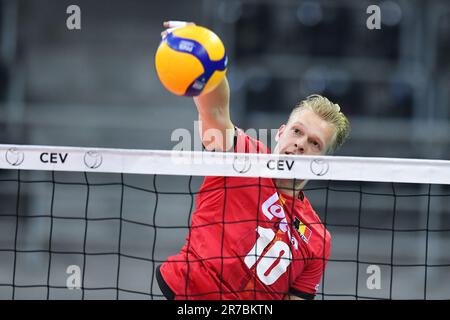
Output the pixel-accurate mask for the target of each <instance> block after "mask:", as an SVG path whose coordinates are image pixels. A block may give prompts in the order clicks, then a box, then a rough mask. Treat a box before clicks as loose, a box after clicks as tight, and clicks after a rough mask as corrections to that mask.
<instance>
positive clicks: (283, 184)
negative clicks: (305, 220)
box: [273, 179, 308, 199]
mask: <svg viewBox="0 0 450 320" xmlns="http://www.w3.org/2000/svg"><path fill="white" fill-rule="evenodd" d="M273 181H274V183H275V186H276V187H277V189H278V191H279V192H281V193H282V194H285V195H288V196H290V197H292V198H294V199H296V198H297V197H298V195H299V193H300V191H301V190H302V189H303V188H304V187H305V185H306V184H307V183H308V180H295V185H294V180H291V179H273Z"/></svg>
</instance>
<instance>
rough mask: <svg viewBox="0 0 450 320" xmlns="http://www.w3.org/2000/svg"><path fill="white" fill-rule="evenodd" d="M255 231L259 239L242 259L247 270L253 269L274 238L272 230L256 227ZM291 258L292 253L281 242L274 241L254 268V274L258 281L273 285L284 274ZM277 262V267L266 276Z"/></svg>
mask: <svg viewBox="0 0 450 320" xmlns="http://www.w3.org/2000/svg"><path fill="white" fill-rule="evenodd" d="M256 230H257V231H258V234H259V238H258V240H257V241H256V243H255V245H254V246H253V248H252V249H251V250H250V252H249V253H248V254H247V256H246V257H245V259H244V262H245V264H246V265H247V267H248V268H249V269H251V268H252V267H253V265H254V264H255V263H256V262H257V261H258V259H259V257H260V256H261V253H262V252H263V251H264V249H265V248H266V247H267V246H268V245H269V244H270V243H271V242H272V240H273V239H274V238H275V232H273V230H272V229H266V228H263V227H258V228H257V229H256ZM291 256H292V253H291V249H290V248H289V246H288V245H287V244H286V243H285V242H283V241H276V242H275V243H274V244H273V246H272V247H271V248H270V249H269V250H268V251H267V252H266V253H265V254H264V256H263V257H261V260H260V261H259V263H258V264H257V266H256V274H257V275H258V278H259V280H261V281H262V282H263V283H264V284H266V285H271V284H273V283H274V282H275V281H277V280H278V278H280V277H281V275H282V274H283V273H285V272H286V270H287V268H288V266H289V264H290V263H291V261H292V259H291ZM277 260H279V261H278V263H277V265H276V266H274V267H273V268H272V270H271V271H270V272H269V274H267V271H268V270H269V269H270V267H271V266H272V265H273V264H274V263H275V262H276V261H277ZM266 274H267V275H266Z"/></svg>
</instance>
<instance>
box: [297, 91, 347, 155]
mask: <svg viewBox="0 0 450 320" xmlns="http://www.w3.org/2000/svg"><path fill="white" fill-rule="evenodd" d="M304 109H308V110H311V111H313V112H314V113H315V114H317V115H318V116H319V117H320V118H322V119H323V120H325V121H327V122H328V123H330V124H332V125H333V126H334V127H335V129H336V131H335V134H334V136H333V140H332V142H331V145H330V148H329V150H328V152H327V153H333V152H334V151H336V150H337V149H338V148H340V147H341V146H342V145H343V144H344V142H345V140H346V139H347V137H348V136H349V134H350V122H349V121H348V119H347V117H346V116H345V115H344V114H343V113H342V112H341V107H340V106H339V105H338V104H336V103H333V102H331V101H330V100H328V99H327V98H325V97H323V96H321V95H318V94H312V95H310V96H308V97H306V99H304V100H302V101H300V102H299V103H298V104H297V105H296V106H295V108H294V109H293V110H292V112H291V114H290V115H289V119H288V122H289V121H291V118H292V116H293V115H294V114H296V113H298V112H299V111H301V110H304Z"/></svg>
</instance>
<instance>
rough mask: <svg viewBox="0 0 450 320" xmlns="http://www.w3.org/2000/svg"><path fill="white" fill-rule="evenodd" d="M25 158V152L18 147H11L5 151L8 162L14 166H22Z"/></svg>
mask: <svg viewBox="0 0 450 320" xmlns="http://www.w3.org/2000/svg"><path fill="white" fill-rule="evenodd" d="M24 159H25V154H24V153H23V152H22V151H20V150H17V148H10V149H8V150H7V151H6V153H5V160H6V162H8V163H9V164H10V165H12V166H14V167H17V166H20V165H21V164H22V162H23V160H24Z"/></svg>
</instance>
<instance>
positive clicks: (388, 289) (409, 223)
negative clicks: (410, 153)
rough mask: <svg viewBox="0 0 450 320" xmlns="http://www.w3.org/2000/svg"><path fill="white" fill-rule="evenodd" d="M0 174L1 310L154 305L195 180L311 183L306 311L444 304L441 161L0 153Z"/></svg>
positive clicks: (449, 226)
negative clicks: (319, 269) (12, 305)
mask: <svg viewBox="0 0 450 320" xmlns="http://www.w3.org/2000/svg"><path fill="white" fill-rule="evenodd" d="M0 169H1V170H0V298H1V299H30V298H32V299H99V298H101V299H158V300H159V299H164V296H163V294H162V293H161V291H160V289H159V286H158V284H157V281H156V278H155V274H156V269H157V267H158V266H159V265H160V264H161V263H163V262H165V261H166V260H167V258H168V257H169V256H172V255H174V254H176V253H178V252H179V251H180V249H181V247H182V246H183V245H184V243H185V241H186V236H188V234H189V226H190V222H191V220H192V213H193V211H194V208H195V205H196V197H197V196H198V193H199V188H200V186H201V184H202V182H203V178H204V177H205V176H219V177H230V178H231V177H256V178H260V177H265V178H277V179H299V180H308V181H309V183H308V184H307V185H306V187H305V189H304V193H305V195H306V197H307V198H308V199H309V201H310V203H311V204H312V206H313V208H314V209H315V211H316V212H317V214H318V215H319V216H320V218H321V221H322V223H323V224H324V225H325V226H326V228H327V229H328V231H329V232H330V234H331V237H332V246H331V255H330V258H329V262H328V264H327V267H326V269H325V272H324V275H323V277H322V280H321V283H320V286H319V289H318V294H317V295H316V298H315V299H449V298H450V288H449V287H448V285H446V283H445V281H443V280H444V279H447V278H448V277H449V276H450V255H449V254H448V248H449V247H450V161H441V160H412V159H390V158H357V157H327V156H317V157H316V156H288V155H267V154H235V153H212V152H188V151H151V150H150V151H144V150H123V149H92V148H74V147H48V146H26V145H0ZM256 181H257V180H256ZM244 187H245V186H242V188H244ZM223 188H225V189H226V188H227V184H224V186H223ZM235 188H236V186H235ZM237 188H239V186H238V187H237ZM224 214H226V213H224ZM255 216H256V212H255ZM220 236H221V235H220V234H218V235H217V237H220Z"/></svg>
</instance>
